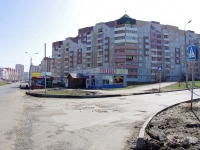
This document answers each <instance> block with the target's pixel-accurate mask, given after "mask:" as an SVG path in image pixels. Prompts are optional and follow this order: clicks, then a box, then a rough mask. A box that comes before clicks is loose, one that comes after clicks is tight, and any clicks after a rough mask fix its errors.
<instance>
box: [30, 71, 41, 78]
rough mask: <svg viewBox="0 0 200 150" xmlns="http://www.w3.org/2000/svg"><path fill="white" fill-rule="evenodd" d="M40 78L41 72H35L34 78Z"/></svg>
mask: <svg viewBox="0 0 200 150" xmlns="http://www.w3.org/2000/svg"><path fill="white" fill-rule="evenodd" d="M39 76H40V72H33V73H32V77H39Z"/></svg>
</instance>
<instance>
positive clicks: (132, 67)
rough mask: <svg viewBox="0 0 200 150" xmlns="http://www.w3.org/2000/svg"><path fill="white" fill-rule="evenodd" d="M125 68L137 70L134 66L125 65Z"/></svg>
mask: <svg viewBox="0 0 200 150" xmlns="http://www.w3.org/2000/svg"><path fill="white" fill-rule="evenodd" d="M125 68H127V69H138V66H135V65H126V66H125Z"/></svg>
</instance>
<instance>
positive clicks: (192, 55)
mask: <svg viewBox="0 0 200 150" xmlns="http://www.w3.org/2000/svg"><path fill="white" fill-rule="evenodd" d="M187 50H188V60H190V61H192V60H196V46H189V47H188V49H187Z"/></svg>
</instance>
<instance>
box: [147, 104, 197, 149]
mask: <svg viewBox="0 0 200 150" xmlns="http://www.w3.org/2000/svg"><path fill="white" fill-rule="evenodd" d="M199 118H200V102H198V103H193V111H191V110H190V103H182V104H179V105H177V106H175V107H172V108H169V109H167V110H166V111H164V112H162V113H160V114H158V115H157V116H155V117H154V118H153V119H152V120H151V122H150V123H149V124H148V126H147V128H146V133H145V137H144V139H145V148H144V149H145V150H168V149H170V150H175V149H179V150H182V149H188V150H200V120H199Z"/></svg>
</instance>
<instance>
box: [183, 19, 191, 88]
mask: <svg viewBox="0 0 200 150" xmlns="http://www.w3.org/2000/svg"><path fill="white" fill-rule="evenodd" d="M191 21H192V20H190V21H188V23H187V24H189V23H190V22H191ZM187 24H186V25H185V27H186V26H187ZM185 27H184V36H185V54H186V55H185V57H186V59H185V61H186V63H185V64H186V71H185V72H186V78H185V79H186V81H185V82H186V88H188V60H187V45H186V32H185Z"/></svg>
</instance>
